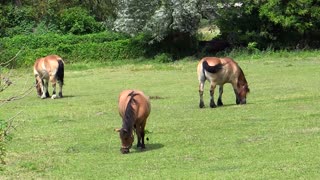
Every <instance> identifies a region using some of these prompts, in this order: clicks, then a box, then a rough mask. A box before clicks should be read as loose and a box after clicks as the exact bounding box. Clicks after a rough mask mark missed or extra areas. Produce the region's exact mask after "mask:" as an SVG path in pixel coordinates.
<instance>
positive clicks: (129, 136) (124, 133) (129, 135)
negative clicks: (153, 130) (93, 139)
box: [115, 128, 134, 154]
mask: <svg viewBox="0 0 320 180" xmlns="http://www.w3.org/2000/svg"><path fill="white" fill-rule="evenodd" d="M115 131H117V132H119V134H120V139H121V144H122V145H121V149H120V151H121V153H122V154H127V153H129V149H130V148H131V146H132V143H133V141H134V137H133V132H130V131H128V130H127V129H125V128H121V129H115Z"/></svg>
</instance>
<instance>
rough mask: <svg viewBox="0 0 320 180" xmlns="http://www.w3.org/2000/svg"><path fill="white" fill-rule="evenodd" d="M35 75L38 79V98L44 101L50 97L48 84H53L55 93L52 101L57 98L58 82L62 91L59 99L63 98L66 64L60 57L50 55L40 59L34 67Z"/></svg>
mask: <svg viewBox="0 0 320 180" xmlns="http://www.w3.org/2000/svg"><path fill="white" fill-rule="evenodd" d="M33 73H34V76H35V78H36V89H37V93H38V96H40V97H41V98H42V99H45V98H47V97H49V96H50V95H49V92H48V83H49V81H50V82H51V83H52V87H53V93H52V97H51V98H52V99H55V98H56V97H57V95H56V83H57V81H58V84H59V87H60V90H59V97H62V86H63V78H64V62H63V60H62V58H61V57H60V56H57V55H49V56H46V57H43V58H39V59H37V60H36V62H35V63H34V65H33Z"/></svg>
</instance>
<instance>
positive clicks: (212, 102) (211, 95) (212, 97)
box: [210, 83, 217, 108]
mask: <svg viewBox="0 0 320 180" xmlns="http://www.w3.org/2000/svg"><path fill="white" fill-rule="evenodd" d="M215 88H216V85H215V84H213V83H211V86H210V107H211V108H215V107H217V105H216V104H215V103H214V89H215Z"/></svg>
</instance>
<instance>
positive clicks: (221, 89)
mask: <svg viewBox="0 0 320 180" xmlns="http://www.w3.org/2000/svg"><path fill="white" fill-rule="evenodd" d="M222 93H223V85H220V86H219V98H218V102H217V104H218V106H223V103H222Z"/></svg>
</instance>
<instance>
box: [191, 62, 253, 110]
mask: <svg viewBox="0 0 320 180" xmlns="http://www.w3.org/2000/svg"><path fill="white" fill-rule="evenodd" d="M197 72H198V79H199V95H200V104H199V107H200V108H203V107H204V103H203V89H204V83H205V81H206V80H208V81H209V82H210V84H211V86H210V107H211V108H215V107H217V105H216V104H215V103H214V90H215V87H216V85H219V98H218V102H217V104H218V106H222V105H223V103H222V93H223V85H224V84H225V83H231V84H232V86H233V89H234V93H235V95H236V104H246V102H247V101H246V97H247V93H249V91H250V90H249V87H248V83H247V80H246V78H245V76H244V73H243V71H242V69H241V68H240V67H239V65H238V64H237V63H236V62H235V61H234V60H232V59H231V58H227V57H226V58H217V57H205V58H203V59H201V60H200V62H199V63H198V67H197Z"/></svg>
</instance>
